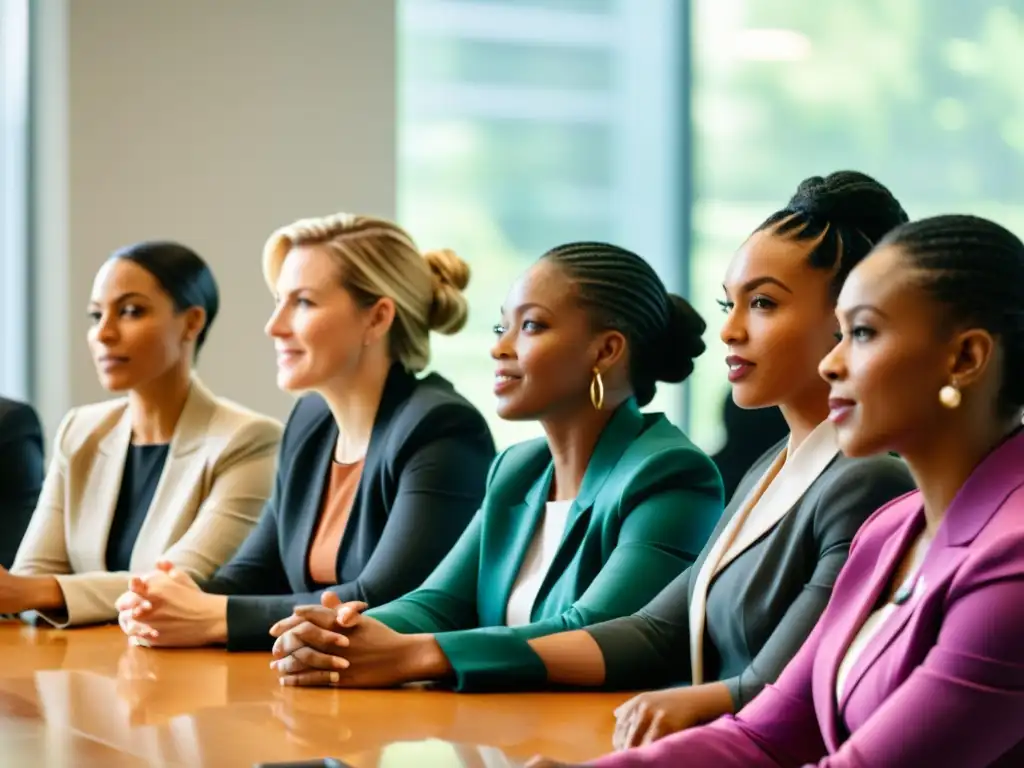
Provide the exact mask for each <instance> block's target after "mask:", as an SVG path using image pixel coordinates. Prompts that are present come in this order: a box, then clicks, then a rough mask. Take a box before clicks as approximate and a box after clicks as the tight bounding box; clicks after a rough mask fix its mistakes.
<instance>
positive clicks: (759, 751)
mask: <svg viewBox="0 0 1024 768" xmlns="http://www.w3.org/2000/svg"><path fill="white" fill-rule="evenodd" d="M820 634H821V625H820V624H819V625H818V626H817V627H815V629H814V631H813V632H812V633H811V635H810V637H808V638H807V641H806V642H805V643H804V644H803V646H802V647H801V648H800V651H799V652H798V653H797V655H796V656H795V657H794V659H793V661H792V662H791V663H790V664H789V666H788V667H786V669H785V671H784V672H783V673H782V676H781V677H780V678H779V681H778V683H776V684H775V685H768V686H767V687H766V688H765V689H764V691H762V693H761V694H760V695H759V696H758V697H757V698H755V699H754V701H753V702H751V703H750V704H749V705H748V706H747V707H746V708H744V709H743V710H742V711H741V712H740V713H739V714H738V715H736V716H733V715H725V716H724V717H721V718H719V719H718V720H716V721H714V722H713V723H711V724H709V725H704V726H701V727H698V728H691V729H689V730H686V731H683V732H681V733H677V734H673V735H671V736H667V737H666V738H664V739H661V740H660V741H656V742H654V743H653V744H651V745H649V746H646V747H640V748H638V749H630V750H626V751H625V752H616V753H614V754H610V755H606V756H605V757H602V758H600V759H598V760H595V761H593V762H592V763H587V765H592V766H594V767H595V768H675V766H680V765H685V766H686V767H687V768H792V767H793V766H798V765H804V764H806V763H809V762H813V761H816V760H818V759H819V758H820V757H822V756H823V755H824V754H825V743H824V741H823V740H822V738H821V732H820V730H819V728H818V721H817V716H816V714H815V711H814V701H813V698H812V694H811V683H812V672H813V669H814V659H815V656H816V655H817V652H818V646H819V644H820ZM896 722H897V723H899V724H902V723H904V722H905V721H904V720H901V719H900V718H897V721H896ZM897 727H899V726H897ZM884 764H885V765H918V763H898V762H895V763H884ZM876 765H877V763H876Z"/></svg>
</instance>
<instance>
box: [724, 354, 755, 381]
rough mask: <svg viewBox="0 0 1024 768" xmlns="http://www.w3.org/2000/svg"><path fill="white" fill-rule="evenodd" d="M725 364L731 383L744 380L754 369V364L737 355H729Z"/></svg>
mask: <svg viewBox="0 0 1024 768" xmlns="http://www.w3.org/2000/svg"><path fill="white" fill-rule="evenodd" d="M725 364H726V365H728V366H729V381H731V382H733V383H735V382H737V381H740V380H741V379H744V378H746V377H747V376H748V375H749V374H750V372H751V371H752V370H753V369H754V367H755V364H754V363H752V362H750V361H749V360H747V359H746V358H743V357H740V356H739V355H729V356H728V357H727V358H725Z"/></svg>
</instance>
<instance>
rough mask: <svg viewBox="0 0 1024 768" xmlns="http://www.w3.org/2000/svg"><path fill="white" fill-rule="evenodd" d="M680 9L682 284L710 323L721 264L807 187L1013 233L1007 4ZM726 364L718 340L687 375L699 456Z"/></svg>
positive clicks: (1016, 2)
mask: <svg viewBox="0 0 1024 768" xmlns="http://www.w3.org/2000/svg"><path fill="white" fill-rule="evenodd" d="M693 12H694V41H695V50H694V83H693V100H694V103H693V115H694V117H695V121H694V144H695V148H696V149H695V155H694V156H695V163H696V168H695V172H696V177H695V185H694V202H695V210H694V216H693V221H694V233H693V244H694V250H693V259H692V262H691V268H692V273H691V281H690V285H691V286H692V291H691V298H692V299H693V300H694V303H695V305H696V306H697V308H698V309H699V311H700V312H701V314H703V315H704V316H705V317H706V318H708V320H709V325H710V326H711V327H713V328H716V327H717V325H718V324H717V322H716V321H715V318H716V315H715V312H716V307H715V299H716V298H719V297H720V296H721V282H722V274H723V272H724V269H725V264H726V263H727V261H728V259H729V257H730V255H731V254H732V252H733V251H734V250H735V249H736V248H737V247H738V246H739V245H740V243H741V242H742V240H743V238H744V237H746V235H747V234H748V233H749V232H750V231H751V230H752V229H753V228H754V227H756V226H757V225H758V224H759V223H760V222H761V221H762V220H763V219H764V218H765V217H767V215H768V214H770V213H772V212H773V211H775V210H777V209H778V208H779V207H781V206H782V205H783V204H784V203H785V201H786V200H787V199H788V198H789V195H790V194H791V193H792V192H793V191H794V190H795V188H796V185H797V183H798V182H799V181H800V180H801V179H803V178H805V177H807V176H811V175H823V174H826V173H829V172H830V171H834V170H840V169H843V168H851V169H855V170H860V171H864V172H865V173H869V174H871V175H873V176H875V177H876V178H878V179H879V181H881V182H882V183H883V184H885V185H886V186H888V187H889V188H890V189H891V190H892V191H893V193H894V194H895V195H896V196H897V197H898V198H899V199H900V201H901V202H902V203H903V206H904V208H906V210H907V213H908V214H909V215H910V216H911V218H919V217H922V216H928V215H934V214H938V213H951V212H962V213H973V214H977V215H980V216H987V217H989V218H992V219H994V220H996V221H998V222H999V223H1001V224H1003V225H1004V226H1007V227H1009V228H1010V229H1011V230H1013V231H1014V232H1015V233H1016V234H1018V235H1024V85H1022V80H1021V74H1020V73H1021V71H1022V67H1024V53H1022V51H1024V3H1022V2H1020V0H943V2H933V1H932V0H900V1H899V2H891V0H858V2H848V0H820V2H814V3H804V2H793V0H728V1H723V0H694V3H693ZM724 355H725V351H724V347H723V346H722V345H721V344H719V343H718V342H717V340H716V341H715V342H714V343H712V344H711V345H709V351H708V353H706V356H705V357H704V358H701V360H700V364H699V365H698V367H697V372H696V374H695V377H694V382H693V390H692V395H691V396H692V398H693V401H694V402H695V403H700V407H699V408H695V409H694V411H693V419H692V420H691V424H690V426H691V430H692V434H693V436H694V438H695V439H696V440H698V441H699V442H700V443H701V444H702V445H705V446H712V445H713V444H714V443H715V441H716V440H717V439H718V429H719V424H720V417H719V413H720V410H719V409H718V408H717V404H718V403H720V402H721V401H722V399H723V398H724V397H725V396H726V393H727V392H728V384H727V383H726V380H725V376H724V375H723V366H722V362H721V361H722V358H723V357H724ZM711 403H714V404H716V407H710V406H708V407H705V404H711Z"/></svg>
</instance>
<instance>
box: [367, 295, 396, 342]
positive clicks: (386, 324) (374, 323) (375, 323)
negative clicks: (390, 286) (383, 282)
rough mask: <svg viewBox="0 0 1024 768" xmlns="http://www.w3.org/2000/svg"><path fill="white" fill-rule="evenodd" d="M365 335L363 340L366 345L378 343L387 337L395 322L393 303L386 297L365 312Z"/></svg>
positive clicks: (378, 300)
mask: <svg viewBox="0 0 1024 768" xmlns="http://www.w3.org/2000/svg"><path fill="white" fill-rule="evenodd" d="M366 319H367V326H366V335H365V337H364V340H365V341H366V343H367V344H372V343H376V342H378V341H380V340H381V339H383V338H384V337H385V336H387V333H388V331H390V330H391V325H392V323H394V322H395V302H394V300H392V299H390V298H388V297H387V296H384V297H381V298H379V299H377V301H376V303H374V304H373V306H371V307H370V308H369V309H367V310H366Z"/></svg>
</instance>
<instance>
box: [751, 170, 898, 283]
mask: <svg viewBox="0 0 1024 768" xmlns="http://www.w3.org/2000/svg"><path fill="white" fill-rule="evenodd" d="M907 220H908V217H907V213H906V211H904V210H903V207H902V206H901V205H900V203H899V201H898V200H897V199H896V198H895V197H894V196H893V194H892V192H890V191H889V190H888V189H887V188H886V187H885V186H883V185H882V184H880V183H879V182H878V181H876V180H875V179H873V178H871V177H870V176H868V175H866V174H863V173H860V172H858V171H836V172H835V173H831V174H829V175H828V176H825V177H821V176H811V177H810V178H808V179H804V180H803V181H802V182H800V185H799V186H798V187H797V190H796V193H794V195H793V197H792V198H790V200H789V203H787V204H786V207H785V208H783V209H782V210H780V211H776V212H775V213H773V214H772V215H771V216H769V217H768V218H767V219H765V221H764V222H763V223H762V224H761V226H759V227H758V228H757V230H755V231H758V232H759V231H761V230H765V229H774V230H775V231H776V232H777V233H778V234H779V235H782V236H786V237H792V238H794V239H796V240H816V239H818V238H819V237H820V238H821V241H820V242H819V243H818V244H817V245H816V246H815V247H814V250H813V251H811V254H810V257H809V258H810V264H811V266H812V267H816V268H819V269H832V268H834V267H837V269H836V274H835V278H834V280H833V281H832V291H833V298H835V297H837V296H838V295H839V290H840V288H842V286H843V283H844V282H845V281H846V278H847V276H848V275H849V274H850V271H851V270H852V269H853V268H854V267H855V266H856V265H857V264H858V263H859V262H860V261H861V260H862V259H863V258H864V257H865V256H867V255H868V253H869V252H870V251H871V249H872V248H873V247H874V246H875V245H876V244H877V243H878V241H879V240H881V239H882V238H883V237H884V236H885V235H886V233H887V232H889V231H891V230H892V229H893V228H895V227H897V226H899V225H900V224H903V223H905V222H906V221H907Z"/></svg>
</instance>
